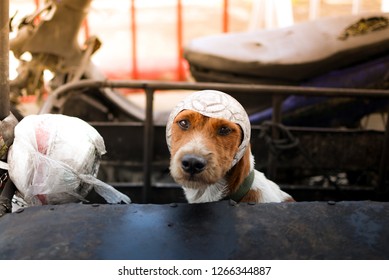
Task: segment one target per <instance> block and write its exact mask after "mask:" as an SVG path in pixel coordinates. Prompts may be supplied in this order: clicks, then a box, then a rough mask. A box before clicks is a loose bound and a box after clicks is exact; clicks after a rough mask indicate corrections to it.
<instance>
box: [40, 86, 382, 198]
mask: <svg viewBox="0 0 389 280" xmlns="http://www.w3.org/2000/svg"><path fill="white" fill-rule="evenodd" d="M86 87H88V88H104V87H105V88H132V89H143V90H144V91H145V93H146V117H145V120H144V126H145V127H144V141H145V146H144V192H143V201H144V202H147V201H149V195H150V192H151V172H152V152H153V145H154V142H153V141H154V139H153V126H154V120H153V96H154V92H155V91H156V90H203V89H214V90H221V91H224V92H227V93H228V92H231V91H233V92H239V93H242V94H256V95H258V94H266V95H272V96H273V112H274V115H273V121H275V122H276V123H279V122H281V110H280V108H281V104H282V100H283V98H285V97H287V96H290V95H300V96H326V97H334V98H337V97H354V98H367V97H368V98H389V90H383V89H345V88H314V87H297V86H274V85H246V84H225V83H188V82H161V81H108V80H81V81H78V82H74V83H69V84H66V85H63V86H61V87H59V88H58V89H56V90H55V91H54V92H53V93H52V94H51V95H50V96H49V98H51V99H52V100H51V102H48V103H54V102H53V100H55V99H56V98H59V97H60V96H61V95H62V94H64V93H66V92H68V91H71V90H75V89H82V88H86ZM46 111H47V110H46ZM388 123H389V120H388V121H387V125H386V131H385V140H384V144H383V154H382V158H381V164H380V166H379V171H380V172H379V176H380V178H379V185H378V186H377V191H381V192H383V191H389V190H388V189H387V188H388V186H386V185H385V177H386V170H387V166H386V164H387V162H389V159H388V157H389V125H388ZM269 164H270V165H271V166H269V170H273V171H272V172H274V169H275V167H274V164H276V162H275V160H274V159H270V162H269Z"/></svg>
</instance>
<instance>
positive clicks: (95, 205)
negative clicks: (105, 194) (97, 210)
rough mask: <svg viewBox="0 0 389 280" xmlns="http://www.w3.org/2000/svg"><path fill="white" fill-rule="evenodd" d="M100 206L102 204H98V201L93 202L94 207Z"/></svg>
mask: <svg viewBox="0 0 389 280" xmlns="http://www.w3.org/2000/svg"><path fill="white" fill-rule="evenodd" d="M99 206H100V204H97V203H93V204H92V207H99Z"/></svg>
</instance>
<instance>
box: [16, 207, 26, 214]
mask: <svg viewBox="0 0 389 280" xmlns="http://www.w3.org/2000/svg"><path fill="white" fill-rule="evenodd" d="M23 211H24V209H23V208H19V209H18V210H16V211H15V213H18V214H19V213H22V212H23Z"/></svg>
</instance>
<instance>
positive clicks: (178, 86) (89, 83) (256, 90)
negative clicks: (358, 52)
mask: <svg viewBox="0 0 389 280" xmlns="http://www.w3.org/2000/svg"><path fill="white" fill-rule="evenodd" d="M86 87H88V88H100V87H108V88H133V89H146V88H150V89H154V90H156V89H158V90H202V89H214V90H221V91H225V92H227V93H228V92H239V93H242V94H267V95H271V94H277V95H279V96H280V97H287V96H290V95H300V96H326V97H354V98H361V97H369V98H383V97H389V90H385V89H351V88H316V87H299V86H274V85H247V84H226V83H201V82H199V83H197V82H196V83H188V82H162V81H144V80H137V81H134V80H121V81H108V80H82V81H78V82H74V83H69V84H65V85H63V86H60V87H58V88H57V89H56V90H55V91H54V92H53V93H51V94H50V96H51V97H52V98H57V97H58V96H60V95H61V94H64V93H66V92H68V91H70V90H75V89H82V88H86Z"/></svg>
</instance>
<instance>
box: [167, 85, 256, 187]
mask: <svg viewBox="0 0 389 280" xmlns="http://www.w3.org/2000/svg"><path fill="white" fill-rule="evenodd" d="M250 131H251V128H250V122H249V119H248V116H247V113H246V111H245V110H244V108H243V107H242V106H241V105H240V103H239V102H238V101H236V100H235V99H234V98H232V97H231V96H229V95H228V94H226V93H223V92H220V91H213V90H205V91H199V92H195V93H193V94H191V95H189V96H188V97H187V98H185V99H184V100H183V101H182V102H181V103H179V104H178V105H177V106H176V108H175V109H174V110H173V111H172V112H171V114H170V117H169V121H168V124H167V127H166V141H167V144H168V147H169V150H170V153H171V161H170V172H171V175H172V176H173V178H174V180H175V181H176V182H177V183H180V184H182V185H184V186H185V187H187V188H196V189H197V188H202V187H206V186H208V185H212V184H215V183H217V182H220V180H222V179H223V177H224V176H225V174H226V173H227V172H228V171H229V170H230V169H231V168H232V167H233V166H234V165H236V164H237V162H238V161H239V160H240V159H241V158H242V157H243V155H244V154H245V152H246V150H247V148H248V146H249V141H250Z"/></svg>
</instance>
